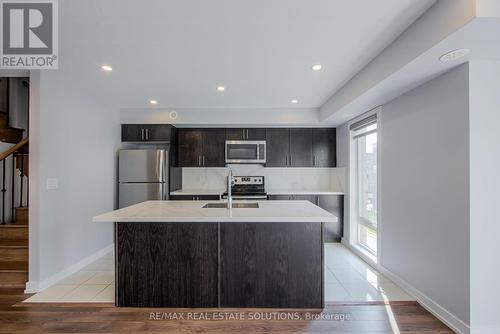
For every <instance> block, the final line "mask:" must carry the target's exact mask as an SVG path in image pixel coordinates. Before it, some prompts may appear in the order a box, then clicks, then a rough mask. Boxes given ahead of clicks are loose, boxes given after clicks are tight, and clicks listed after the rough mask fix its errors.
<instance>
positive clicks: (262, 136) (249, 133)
mask: <svg viewBox="0 0 500 334" xmlns="http://www.w3.org/2000/svg"><path fill="white" fill-rule="evenodd" d="M245 131H246V139H248V140H266V129H262V128H249V129H246V130H245Z"/></svg>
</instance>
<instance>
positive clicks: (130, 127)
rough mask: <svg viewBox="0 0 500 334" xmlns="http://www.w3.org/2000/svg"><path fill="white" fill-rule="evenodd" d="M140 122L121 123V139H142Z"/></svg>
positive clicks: (133, 140) (142, 133) (134, 140)
mask: <svg viewBox="0 0 500 334" xmlns="http://www.w3.org/2000/svg"><path fill="white" fill-rule="evenodd" d="M144 138H145V137H144V126H143V125H142V124H122V141H126V142H127V141H130V142H137V141H143V140H144Z"/></svg>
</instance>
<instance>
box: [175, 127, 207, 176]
mask: <svg viewBox="0 0 500 334" xmlns="http://www.w3.org/2000/svg"><path fill="white" fill-rule="evenodd" d="M202 137H203V136H202V130H200V129H179V153H178V156H179V167H200V166H201V165H202V157H201V156H202Z"/></svg>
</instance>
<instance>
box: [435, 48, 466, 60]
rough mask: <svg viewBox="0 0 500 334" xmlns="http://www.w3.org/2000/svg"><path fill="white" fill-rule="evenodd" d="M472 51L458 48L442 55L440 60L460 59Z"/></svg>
mask: <svg viewBox="0 0 500 334" xmlns="http://www.w3.org/2000/svg"><path fill="white" fill-rule="evenodd" d="M469 52H470V50H469V49H458V50H453V51H450V52H448V53H445V54H444V55H442V56H441V57H439V60H440V61H442V62H443V63H446V62H447V61H453V60H457V59H460V58H462V57H464V56H466V55H468V54H469Z"/></svg>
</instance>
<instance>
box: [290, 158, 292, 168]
mask: <svg viewBox="0 0 500 334" xmlns="http://www.w3.org/2000/svg"><path fill="white" fill-rule="evenodd" d="M290 166H292V156H291V155H290Z"/></svg>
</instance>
